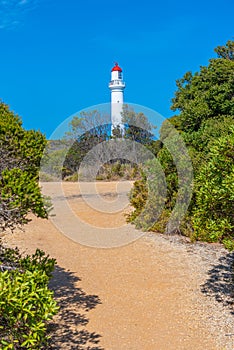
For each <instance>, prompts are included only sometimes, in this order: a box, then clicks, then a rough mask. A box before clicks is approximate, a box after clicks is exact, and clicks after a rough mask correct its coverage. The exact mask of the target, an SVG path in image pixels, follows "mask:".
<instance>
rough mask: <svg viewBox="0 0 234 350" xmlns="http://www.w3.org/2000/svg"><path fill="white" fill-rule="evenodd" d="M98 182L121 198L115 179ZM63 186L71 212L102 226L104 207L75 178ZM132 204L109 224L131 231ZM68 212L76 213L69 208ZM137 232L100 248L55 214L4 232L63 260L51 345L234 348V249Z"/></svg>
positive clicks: (55, 284) (14, 241)
mask: <svg viewBox="0 0 234 350" xmlns="http://www.w3.org/2000/svg"><path fill="white" fill-rule="evenodd" d="M99 187H100V188H99V192H100V193H101V194H102V197H103V198H106V197H108V196H109V197H110V198H112V199H113V198H115V191H116V187H115V184H114V183H103V184H101V185H99ZM122 191H123V192H124V191H125V189H123V190H122ZM64 193H65V194H64V196H67V197H68V194H69V196H70V197H69V198H70V199H69V200H70V203H69V205H70V207H71V208H72V210H73V215H74V213H76V215H77V214H78V215H79V211H80V212H81V216H82V220H83V221H84V220H86V219H85V218H88V219H89V224H90V225H91V224H92V222H93V226H95V227H98V230H99V229H102V228H101V227H100V223H101V222H102V220H103V218H104V216H103V215H104V214H103V212H102V213H98V212H97V211H95V210H94V209H93V208H91V209H89V208H88V206H86V207H84V205H85V204H84V203H83V202H82V196H80V193H79V192H78V190H77V185H76V184H72V183H66V184H64ZM90 198H92V196H90ZM91 200H92V199H91ZM59 201H60V202H61V203H62V202H63V201H64V198H62V197H60V200H59V199H58V200H57V202H58V203H59ZM96 202H97V198H96V197H95V196H94V205H96ZM127 209H128V208H126V207H125V208H124V210H123V211H122V212H117V213H115V214H113V215H109V217H108V219H107V220H104V222H105V225H106V226H108V225H107V224H108V222H109V224H110V226H111V225H112V227H118V231H119V233H120V234H121V232H123V231H124V232H125V233H126V232H127V231H128V230H129V231H131V235H133V233H134V232H133V231H132V230H133V229H132V226H129V225H125V224H124V220H123V217H124V216H123V213H124V212H126V210H127ZM88 210H90V211H89V212H88ZM88 213H89V215H88ZM63 219H64V220H66V221H67V222H69V220H70V219H69V217H68V214H67V216H64V218H63ZM121 222H122V226H121V225H120V223H121ZM106 223H107V224H106ZM77 229H79V227H77ZM103 229H104V228H103ZM98 232H99V231H98ZM137 238H138V239H135V240H132V241H131V242H129V243H128V244H127V243H126V244H125V245H122V246H119V247H112V248H100V247H99V248H98V247H96V248H95V247H90V246H86V245H82V244H80V243H77V242H76V241H74V240H72V239H69V238H68V237H66V236H65V235H64V234H62V233H61V232H60V231H59V230H58V229H57V228H56V227H55V226H54V224H53V223H52V222H51V221H46V220H41V219H35V218H33V220H32V221H31V222H30V223H29V225H27V226H26V228H25V232H22V231H17V232H15V233H14V234H10V235H7V236H5V237H4V238H3V241H4V242H5V243H7V244H8V245H10V246H15V245H17V246H18V247H19V248H20V249H21V250H22V251H25V252H27V253H31V252H33V251H35V248H37V247H38V248H41V249H44V250H45V251H46V252H47V253H48V254H50V255H51V256H53V257H55V258H56V259H57V262H58V265H57V268H56V271H55V273H54V279H53V281H52V283H51V287H52V288H53V289H54V291H55V296H56V298H57V299H58V302H59V304H60V307H61V309H60V313H59V315H57V316H56V317H55V320H54V323H53V324H51V326H50V328H51V334H52V336H53V338H52V342H51V346H50V348H51V349H83V350H84V349H85V350H101V349H105V350H112V349H113V350H125V349H127V350H129V349H132V350H142V349H147V350H148V349H149V350H154V349H155V350H177V349H178V350H179V349H181V350H183V349H184V350H188V349H191V350H193V349H194V350H199V349H201V350H204V349H205V350H224V349H226V350H232V349H234V308H233V300H234V299H233V274H232V265H233V261H234V257H233V254H230V253H228V252H227V251H226V250H225V249H223V248H222V247H221V246H220V245H208V244H191V243H189V242H188V241H187V240H186V239H184V238H182V237H178V236H173V237H172V236H163V235H160V234H150V233H149V234H144V235H143V234H141V235H139V234H138V236H137Z"/></svg>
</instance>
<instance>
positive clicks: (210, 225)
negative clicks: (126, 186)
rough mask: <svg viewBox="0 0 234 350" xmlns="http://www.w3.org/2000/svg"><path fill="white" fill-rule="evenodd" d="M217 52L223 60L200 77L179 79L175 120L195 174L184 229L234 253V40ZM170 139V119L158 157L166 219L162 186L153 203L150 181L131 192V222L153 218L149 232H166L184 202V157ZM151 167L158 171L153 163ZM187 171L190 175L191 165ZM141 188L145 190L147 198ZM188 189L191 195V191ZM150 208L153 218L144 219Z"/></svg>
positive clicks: (141, 223) (188, 75) (212, 62)
mask: <svg viewBox="0 0 234 350" xmlns="http://www.w3.org/2000/svg"><path fill="white" fill-rule="evenodd" d="M215 51H216V52H217V53H218V58H216V59H211V60H210V62H209V65H208V66H207V67H201V69H200V71H199V72H197V73H195V74H192V73H191V72H188V73H186V74H185V75H184V77H183V78H182V79H180V80H178V81H177V91H176V92H175V97H174V98H173V100H172V109H173V110H179V112H180V113H179V115H177V116H174V117H172V118H170V119H169V122H170V124H171V125H173V127H174V128H175V129H176V130H177V132H178V133H179V135H180V136H181V138H182V139H183V140H184V142H185V144H186V147H187V150H188V153H189V156H190V158H191V161H192V164H193V172H194V190H193V196H192V198H191V201H190V206H189V208H188V211H187V214H186V217H184V219H183V221H182V222H180V223H179V224H180V225H179V227H178V230H179V231H180V232H182V233H183V234H185V235H188V236H190V237H191V238H192V239H197V240H205V241H208V242H223V243H224V244H225V245H226V247H228V248H229V249H234V217H233V209H234V208H233V199H234V197H233V193H234V187H233V186H234V185H233V184H234V148H233V140H234V139H233V137H234V99H233V96H234V58H233V51H234V42H232V41H229V42H228V43H227V44H226V46H220V47H218V48H217V49H215ZM170 138H171V136H170V125H169V123H168V122H167V121H166V122H165V123H164V124H163V125H162V127H161V130H160V140H161V145H163V146H162V147H160V149H159V151H158V153H157V159H158V161H159V162H160V164H161V166H162V168H163V170H164V173H165V177H166V182H167V195H166V200H165V205H164V209H163V210H162V212H161V215H160V217H159V218H156V216H155V214H154V207H156V205H157V202H158V198H157V197H158V195H159V194H158V190H157V189H156V187H157V186H156V185H155V191H154V193H153V194H152V196H151V199H150V200H149V198H148V197H147V196H146V193H145V188H146V186H147V182H146V177H143V178H142V179H141V180H139V181H137V182H136V183H135V185H134V188H133V190H132V192H131V194H130V202H131V204H132V206H133V207H134V209H135V210H134V211H133V213H131V214H130V216H129V220H130V221H131V222H134V223H135V224H137V226H138V227H141V228H144V227H145V226H146V223H147V221H148V222H149V221H150V220H151V221H152V222H155V224H154V225H152V226H151V227H149V229H151V230H160V231H161V232H165V230H166V228H167V224H168V221H169V219H170V216H171V214H172V212H173V208H174V207H175V204H176V201H178V197H179V192H178V189H179V183H178V181H179V180H180V179H181V174H180V176H178V169H177V168H176V166H175V164H174V163H178V159H176V162H175V157H177V154H178V152H174V154H173V156H172V154H171V153H170V150H169V149H168V147H167V146H168V142H170V141H168V140H170ZM175 147H176V143H175ZM175 154H176V155H175ZM149 166H150V167H151V169H152V170H153V168H154V164H153V162H152V161H151V164H150V163H149ZM184 170H185V174H186V166H185V167H184ZM139 190H142V191H143V195H142V196H141V195H140V194H139V193H138V191H139ZM183 191H185V192H186V191H187V189H186V187H184V189H183ZM146 206H147V208H148V209H147V210H148V214H149V215H148V217H147V218H146V215H145V216H142V215H140V213H142V212H143V211H144V207H146ZM155 210H156V209H155ZM139 215H140V216H139ZM139 218H140V219H139Z"/></svg>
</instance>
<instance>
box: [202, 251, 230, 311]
mask: <svg viewBox="0 0 234 350" xmlns="http://www.w3.org/2000/svg"><path fill="white" fill-rule="evenodd" d="M208 275H209V278H208V279H207V281H206V283H204V284H203V285H202V286H201V291H202V293H204V294H205V295H208V296H211V297H214V298H215V299H216V300H217V301H218V302H220V303H222V304H223V306H225V307H228V308H229V309H230V312H231V314H233V315H234V253H229V254H227V255H226V256H222V257H221V258H219V263H218V264H217V265H215V266H213V267H212V269H211V270H210V271H208Z"/></svg>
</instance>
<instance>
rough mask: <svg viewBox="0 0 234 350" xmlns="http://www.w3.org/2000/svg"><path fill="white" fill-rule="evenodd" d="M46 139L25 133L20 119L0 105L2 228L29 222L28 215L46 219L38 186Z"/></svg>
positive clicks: (31, 133) (35, 132) (0, 219)
mask: <svg viewBox="0 0 234 350" xmlns="http://www.w3.org/2000/svg"><path fill="white" fill-rule="evenodd" d="M45 145H46V139H45V137H44V136H43V135H42V134H41V133H40V132H39V131H34V130H29V131H27V130H25V129H24V128H23V127H22V122H21V120H20V118H19V117H18V116H17V115H15V114H14V113H13V112H11V111H10V110H9V107H8V106H7V105H5V104H4V103H2V102H0V229H3V230H4V229H6V228H10V229H13V228H14V227H15V226H16V225H19V224H24V223H26V222H27V214H28V213H29V212H33V213H34V214H36V215H37V216H40V217H47V210H46V207H45V205H44V201H43V198H42V195H41V193H40V189H39V185H38V177H39V166H40V160H41V156H42V153H43V150H44V147H45Z"/></svg>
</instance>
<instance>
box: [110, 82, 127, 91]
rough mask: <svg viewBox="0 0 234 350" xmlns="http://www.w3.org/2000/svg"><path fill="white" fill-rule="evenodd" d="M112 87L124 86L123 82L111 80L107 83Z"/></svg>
mask: <svg viewBox="0 0 234 350" xmlns="http://www.w3.org/2000/svg"><path fill="white" fill-rule="evenodd" d="M114 87H122V88H125V83H124V82H123V81H121V80H112V81H111V82H110V83H109V88H110V89H111V88H114Z"/></svg>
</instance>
